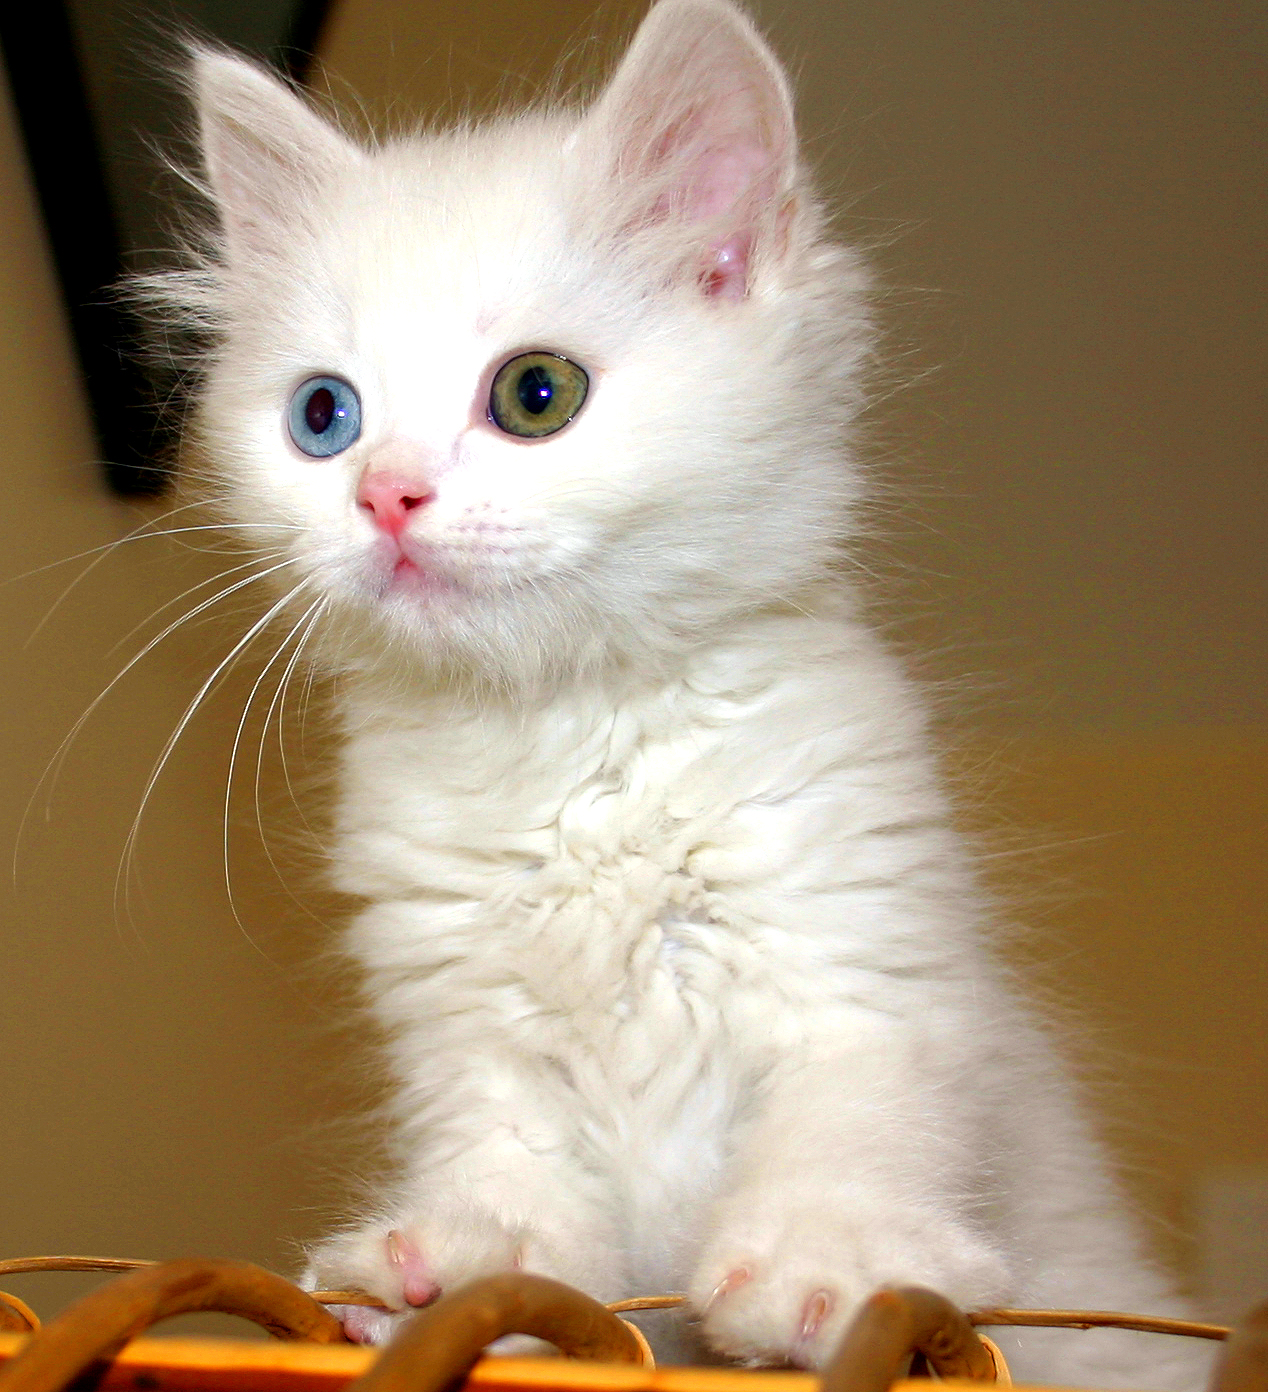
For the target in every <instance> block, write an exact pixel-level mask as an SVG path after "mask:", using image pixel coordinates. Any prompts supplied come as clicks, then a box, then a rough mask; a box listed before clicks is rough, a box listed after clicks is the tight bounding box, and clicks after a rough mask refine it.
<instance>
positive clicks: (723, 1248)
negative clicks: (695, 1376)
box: [690, 1050, 1010, 1367]
mask: <svg viewBox="0 0 1268 1392" xmlns="http://www.w3.org/2000/svg"><path fill="white" fill-rule="evenodd" d="M902 1052H905V1051H899V1057H886V1056H885V1055H884V1054H881V1055H876V1054H875V1053H872V1052H871V1051H870V1050H869V1054H868V1055H865V1056H864V1057H863V1058H862V1059H860V1058H859V1057H857V1056H855V1055H854V1054H852V1053H847V1054H844V1055H841V1054H838V1055H835V1056H827V1057H822V1056H821V1057H820V1058H819V1059H818V1060H817V1061H814V1062H809V1063H805V1064H803V1065H801V1066H798V1067H786V1068H782V1069H781V1070H780V1071H779V1072H778V1073H777V1074H776V1075H775V1076H773V1077H772V1078H771V1079H770V1080H769V1091H768V1093H767V1097H766V1103H765V1106H764V1108H763V1110H762V1112H761V1114H760V1115H759V1116H758V1118H757V1119H756V1120H755V1122H754V1123H753V1124H752V1126H751V1129H750V1130H749V1132H748V1134H747V1135H746V1137H745V1139H744V1142H743V1144H742V1145H741V1147H740V1149H739V1151H738V1153H737V1157H736V1162H735V1164H734V1167H733V1169H732V1172H731V1175H730V1179H729V1182H728V1184H727V1190H726V1193H725V1194H724V1195H723V1196H722V1197H721V1198H720V1199H719V1200H718V1201H717V1202H716V1203H715V1205H714V1207H713V1210H712V1212H711V1213H710V1215H709V1218H708V1221H707V1225H706V1230H705V1235H704V1242H703V1246H702V1250H701V1255H700V1258H699V1260H698V1262H697V1264H696V1269H695V1273H694V1275H693V1278H692V1281H691V1284H690V1297H691V1302H692V1304H693V1306H694V1307H695V1309H696V1311H697V1313H698V1315H699V1316H700V1318H701V1321H702V1324H703V1332H704V1335H705V1337H706V1339H707V1340H708V1342H709V1343H710V1344H711V1345H712V1346H713V1347H714V1348H716V1349H717V1350H718V1351H719V1352H721V1353H723V1354H726V1355H728V1356H729V1357H732V1358H737V1359H740V1360H742V1361H744V1362H747V1363H753V1364H772V1363H774V1364H779V1363H784V1362H788V1363H794V1364H797V1365H798V1366H802V1367H821V1366H822V1365H823V1363H824V1362H825V1360H826V1359H827V1358H828V1357H830V1356H831V1354H832V1352H833V1350H834V1349H835V1348H836V1346H837V1345H838V1344H839V1342H840V1340H841V1337H842V1335H843V1334H844V1331H845V1329H846V1327H847V1325H848V1324H849V1322H850V1320H851V1319H852V1317H853V1315H854V1313H855V1311H856V1309H857V1307H858V1305H859V1303H860V1302H861V1301H862V1300H863V1299H865V1298H866V1297H867V1296H868V1295H870V1294H871V1293H872V1292H873V1291H874V1290H876V1289H877V1288H878V1287H879V1286H882V1285H892V1284H918V1285H928V1286H932V1287H934V1288H935V1289H937V1290H939V1291H941V1292H942V1293H943V1294H945V1295H947V1296H948V1297H949V1298H950V1299H951V1300H953V1301H959V1302H962V1303H963V1304H964V1305H966V1306H971V1305H973V1304H980V1303H996V1302H998V1301H1001V1300H1003V1298H1004V1296H1005V1295H1006V1293H1007V1292H1008V1290H1009V1288H1010V1279H1009V1271H1008V1263H1007V1261H1006V1260H1005V1257H1004V1255H1003V1253H1002V1251H1001V1250H1000V1249H999V1248H998V1247H997V1246H995V1245H994V1244H993V1243H992V1242H991V1241H990V1239H989V1238H988V1237H987V1236H986V1235H985V1234H984V1233H983V1231H982V1230H981V1228H980V1227H979V1226H978V1224H977V1222H976V1221H975V1218H974V1215H973V1208H974V1205H973V1195H972V1192H971V1183H972V1181H971V1178H970V1167H971V1164H972V1162H971V1160H970V1159H969V1154H968V1149H969V1147H968V1146H967V1145H966V1129H967V1128H965V1127H964V1126H963V1124H961V1122H962V1119H958V1118H956V1117H955V1116H949V1115H948V1114H947V1112H948V1102H947V1097H946V1094H945V1091H944V1089H942V1088H940V1087H939V1086H938V1085H937V1084H936V1083H935V1082H933V1081H932V1080H930V1079H928V1078H926V1079H923V1080H922V1079H919V1078H918V1077H915V1078H913V1076H912V1075H911V1074H910V1072H909V1071H908V1070H907V1068H905V1067H904V1066H903V1062H902V1060H901V1053H902ZM907 1063H908V1065H909V1064H910V1058H909V1057H908V1060H907Z"/></svg>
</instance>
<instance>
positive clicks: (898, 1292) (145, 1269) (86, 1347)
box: [0, 1257, 1268, 1392]
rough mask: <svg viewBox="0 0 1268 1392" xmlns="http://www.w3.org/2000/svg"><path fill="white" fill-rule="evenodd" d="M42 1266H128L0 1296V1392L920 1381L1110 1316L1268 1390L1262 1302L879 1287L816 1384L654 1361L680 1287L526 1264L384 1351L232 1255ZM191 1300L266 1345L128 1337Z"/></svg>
mask: <svg viewBox="0 0 1268 1392" xmlns="http://www.w3.org/2000/svg"><path fill="white" fill-rule="evenodd" d="M50 1268H54V1269H70V1270H84V1269H97V1270H101V1269H105V1270H115V1271H117V1270H120V1269H126V1268H134V1269H132V1270H130V1271H128V1274H126V1275H122V1276H118V1277H116V1278H115V1279H114V1280H112V1281H110V1282H108V1283H106V1284H105V1285H104V1286H102V1287H101V1288H99V1289H98V1290H96V1291H94V1292H93V1293H92V1294H90V1295H88V1296H86V1297H84V1298H83V1299H82V1300H80V1301H78V1302H77V1303H76V1304H74V1305H72V1306H70V1307H69V1308H68V1309H67V1310H65V1311H64V1312H63V1313H62V1314H60V1315H59V1316H58V1317H57V1318H56V1319H54V1320H52V1321H50V1322H49V1323H48V1324H47V1325H45V1326H44V1327H43V1328H41V1327H40V1325H39V1321H38V1320H37V1319H36V1317H35V1316H34V1314H33V1313H32V1312H31V1311H30V1310H29V1309H28V1308H27V1307H26V1306H25V1305H24V1304H23V1302H22V1301H21V1300H19V1299H18V1298H17V1297H15V1296H9V1295H5V1294H3V1293H2V1292H0V1392H63V1389H69V1388H71V1386H72V1384H73V1385H74V1386H75V1387H76V1388H77V1389H80V1388H83V1387H85V1386H89V1385H91V1386H93V1387H100V1388H101V1389H103V1392H116V1390H117V1392H124V1389H127V1392H212V1390H213V1389H215V1392H343V1390H344V1389H345V1388H350V1389H351V1392H447V1389H452V1388H455V1387H458V1386H466V1387H470V1388H471V1389H473V1392H820V1389H822V1392H889V1390H890V1389H898V1392H920V1389H921V1388H922V1387H923V1388H927V1387H928V1381H927V1378H928V1376H934V1377H938V1378H941V1379H942V1380H944V1381H948V1382H952V1383H955V1382H966V1383H983V1382H987V1383H996V1384H1001V1383H1002V1384H1007V1383H1009V1382H1010V1379H1009V1375H1008V1369H1007V1367H1006V1365H1005V1364H1004V1362H1003V1359H1002V1358H1001V1356H1000V1354H999V1351H998V1349H997V1348H996V1347H995V1346H994V1344H993V1343H992V1342H991V1340H990V1339H989V1338H985V1337H984V1336H981V1335H979V1334H978V1333H977V1327H978V1326H983V1325H985V1326H992V1325H1008V1324H1028V1325H1049V1326H1051V1325H1063V1326H1069V1327H1072V1328H1088V1327H1091V1326H1093V1325H1111V1326H1116V1327H1119V1328H1128V1329H1141V1330H1145V1331H1150V1332H1163V1333H1171V1334H1176V1335H1181V1336H1190V1337H1198V1338H1207V1339H1226V1338H1227V1343H1226V1345H1225V1347H1224V1350H1223V1352H1222V1355H1221V1357H1220V1359H1219V1360H1218V1363H1217V1366H1216V1370H1215V1373H1214V1375H1213V1378H1212V1381H1211V1385H1210V1392H1268V1304H1265V1305H1264V1306H1261V1307H1260V1308H1259V1309H1258V1310H1256V1311H1255V1312H1254V1313H1253V1314H1252V1315H1251V1316H1250V1317H1249V1318H1248V1319H1247V1320H1246V1321H1245V1322H1244V1323H1243V1324H1242V1325H1240V1326H1239V1327H1238V1328H1237V1330H1235V1331H1233V1333H1232V1335H1231V1337H1229V1331H1228V1330H1226V1329H1225V1328H1223V1327H1222V1326H1218V1325H1199V1324H1192V1323H1188V1322H1183V1321H1176V1320H1163V1319H1154V1318H1150V1317H1147V1316H1140V1315H1123V1314H1115V1313H1106V1312H1097V1311H1025V1310H985V1311H976V1312H972V1313H971V1314H968V1315H965V1314H964V1313H962V1312H961V1311H959V1310H957V1309H956V1308H955V1307H954V1306H953V1305H951V1304H950V1302H948V1301H947V1300H945V1299H944V1298H943V1297H942V1296H940V1295H937V1294H936V1293H935V1292H933V1291H928V1290H923V1289H920V1288H917V1287H909V1288H904V1289H895V1290H890V1289H886V1290H881V1291H877V1292H876V1293H875V1294H874V1295H873V1296H872V1297H871V1298H870V1299H869V1300H867V1301H866V1302H865V1303H864V1305H863V1307H862V1309H861V1310H860V1312H859V1314H858V1316H857V1317H856V1319H855V1321H854V1323H853V1324H852V1325H851V1327H850V1329H849V1330H848V1332H847V1333H846V1336H845V1338H844V1339H843V1341H842V1343H841V1346H840V1348H839V1349H838V1351H837V1353H836V1354H835V1355H834V1357H833V1359H832V1361H831V1363H830V1364H829V1366H828V1367H827V1369H826V1370H825V1371H824V1373H823V1376H822V1377H821V1378H820V1377H816V1376H814V1375H812V1374H809V1373H801V1372H766V1371H761V1372H750V1371H740V1370H731V1369H717V1368H657V1367H656V1366H655V1363H654V1361H653V1359H652V1356H651V1352H650V1350H649V1349H648V1347H647V1343H646V1341H645V1340H644V1339H643V1337H642V1335H641V1334H640V1333H639V1331H638V1330H637V1329H636V1328H635V1327H634V1326H633V1325H631V1324H629V1323H628V1322H627V1321H626V1320H624V1319H622V1318H621V1314H622V1313H627V1312H628V1311H629V1310H630V1309H633V1308H644V1309H645V1308H649V1307H650V1308H655V1307H657V1306H665V1305H669V1304H676V1303H680V1299H681V1298H680V1297H658V1298H653V1299H648V1300H643V1301H626V1302H623V1303H621V1304H620V1305H618V1306H614V1307H611V1308H609V1307H607V1306H604V1305H600V1304H599V1303H598V1302H597V1301H594V1300H592V1299H591V1298H590V1297H589V1296H587V1295H583V1294H582V1293H581V1292H580V1291H575V1290H572V1289H571V1288H570V1287H568V1286H564V1285H561V1284H560V1283H559V1282H557V1281H550V1280H548V1279H546V1278H545V1277H541V1276H534V1275H530V1274H527V1273H522V1272H516V1273H508V1274H506V1275H503V1276H494V1277H489V1278H486V1279H485V1280H482V1281H476V1282H473V1283H472V1284H471V1285H469V1286H466V1287H464V1288H462V1289H459V1290H456V1291H454V1292H453V1293H452V1294H450V1295H447V1296H445V1297H444V1298H443V1299H441V1300H438V1301H437V1302H436V1303H435V1304H434V1305H431V1306H429V1307H428V1308H426V1309H424V1310H421V1311H419V1312H418V1314H417V1315H416V1316H414V1318H413V1319H412V1320H411V1321H410V1322H409V1323H408V1324H407V1325H406V1327H405V1328H404V1329H403V1330H402V1331H401V1332H400V1333H399V1334H398V1336H397V1337H396V1339H395V1340H394V1341H393V1343H392V1344H391V1345H390V1346H389V1347H388V1348H386V1349H384V1350H381V1351H380V1350H373V1349H367V1348H362V1347H359V1346H357V1345H353V1344H350V1343H347V1342H346V1341H345V1339H344V1336H343V1331H342V1326H341V1325H340V1323H339V1321H338V1320H337V1319H336V1318H335V1317H334V1315H332V1314H331V1313H330V1311H329V1310H328V1309H327V1308H326V1305H325V1303H322V1302H323V1300H324V1301H326V1302H329V1303H346V1302H347V1301H349V1300H359V1301H360V1302H361V1303H373V1302H371V1301H369V1299H368V1298H367V1297H364V1296H361V1295H360V1294H359V1293H350V1292H317V1293H316V1295H315V1296H314V1295H310V1294H308V1293H307V1292H305V1291H302V1290H300V1289H299V1288H298V1287H297V1286H294V1285H292V1284H291V1283H290V1282H289V1281H285V1280H283V1279H282V1278H281V1277H280V1276H275V1275H274V1274H273V1273H271V1272H268V1271H265V1270H263V1269H262V1268H260V1267H257V1266H252V1265H250V1264H249V1263H246V1262H231V1261H214V1260H207V1261H196V1260H189V1261H174V1262H164V1263H143V1262H124V1261H116V1260H111V1259H106V1258H90V1257H78V1258H33V1259H30V1260H26V1261H22V1260H18V1261H7V1262H0V1275H3V1274H6V1273H8V1274H12V1273H14V1272H18V1271H31V1270H48V1269H50ZM199 1310H218V1311H223V1312H225V1313H229V1314H235V1315H241V1316H243V1317H244V1318H246V1319H249V1320H252V1321H254V1322H255V1323H256V1324H259V1325H261V1326H262V1327H264V1328H265V1329H267V1330H268V1331H269V1332H270V1333H272V1334H274V1335H275V1336H277V1340H278V1342H273V1343H260V1342H258V1341H250V1342H248V1341H237V1340H224V1339H215V1340H211V1339H144V1338H137V1337H136V1336H137V1335H139V1334H141V1333H142V1331H144V1330H146V1329H148V1328H149V1326H150V1325H152V1324H154V1323H155V1322H157V1321H158V1320H161V1319H165V1318H167V1317H168V1316H170V1315H175V1314H182V1313H187V1312H192V1311H199ZM5 1331H7V1332H5ZM505 1334H529V1335H533V1336H535V1337H537V1338H541V1339H545V1340H546V1341H547V1342H549V1343H552V1344H554V1345H555V1346H556V1347H557V1348H558V1349H559V1350H560V1352H561V1353H563V1354H564V1355H566V1357H564V1358H486V1357H484V1356H483V1353H484V1350H485V1348H486V1347H487V1346H488V1345H489V1344H490V1343H492V1342H493V1340H495V1339H497V1338H500V1337H501V1336H503V1335H505ZM916 1373H920V1374H923V1375H924V1376H915V1375H914V1374H916ZM85 1379H88V1381H85ZM1195 1392H1197V1389H1195Z"/></svg>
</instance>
